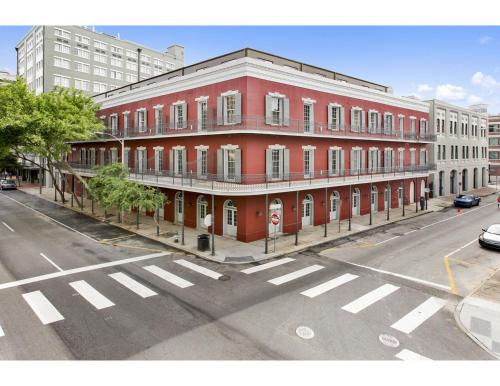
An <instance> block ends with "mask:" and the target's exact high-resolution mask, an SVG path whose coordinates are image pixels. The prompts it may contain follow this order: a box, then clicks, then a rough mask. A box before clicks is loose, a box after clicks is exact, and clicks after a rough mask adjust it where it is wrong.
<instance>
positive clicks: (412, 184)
mask: <svg viewBox="0 0 500 386" xmlns="http://www.w3.org/2000/svg"><path fill="white" fill-rule="evenodd" d="M413 203H415V184H414V183H413V181H412V182H410V204H413Z"/></svg>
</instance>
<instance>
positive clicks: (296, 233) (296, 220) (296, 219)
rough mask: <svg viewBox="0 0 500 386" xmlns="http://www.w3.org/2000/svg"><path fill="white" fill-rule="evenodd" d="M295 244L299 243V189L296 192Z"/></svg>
mask: <svg viewBox="0 0 500 386" xmlns="http://www.w3.org/2000/svg"><path fill="white" fill-rule="evenodd" d="M295 245H299V191H298V190H297V191H296V192H295Z"/></svg>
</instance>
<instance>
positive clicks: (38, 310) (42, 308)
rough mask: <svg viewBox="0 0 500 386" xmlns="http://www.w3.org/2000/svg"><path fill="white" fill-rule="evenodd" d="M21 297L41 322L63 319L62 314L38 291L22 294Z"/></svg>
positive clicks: (47, 322) (46, 322)
mask: <svg viewBox="0 0 500 386" xmlns="http://www.w3.org/2000/svg"><path fill="white" fill-rule="evenodd" d="M23 298H24V300H26V303H28V305H29V306H30V307H31V309H32V310H33V312H34V313H35V314H36V316H38V319H40V321H41V322H42V323H43V324H49V323H54V322H57V321H59V320H63V319H64V316H62V315H61V313H60V312H59V311H57V309H56V308H55V307H54V306H53V305H52V303H51V302H50V301H49V300H48V299H47V298H46V297H45V295H44V294H42V293H41V292H40V291H34V292H28V293H26V294H23Z"/></svg>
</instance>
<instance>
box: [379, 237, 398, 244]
mask: <svg viewBox="0 0 500 386" xmlns="http://www.w3.org/2000/svg"><path fill="white" fill-rule="evenodd" d="M398 237H400V236H394V237H391V238H390V239H387V240H383V241H380V242H378V243H376V244H375V245H380V244H384V243H387V242H388V241H391V240H394V239H397V238H398Z"/></svg>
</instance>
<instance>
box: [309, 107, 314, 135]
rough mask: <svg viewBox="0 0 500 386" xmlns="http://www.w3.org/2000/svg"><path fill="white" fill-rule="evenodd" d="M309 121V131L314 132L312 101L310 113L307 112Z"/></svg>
mask: <svg viewBox="0 0 500 386" xmlns="http://www.w3.org/2000/svg"><path fill="white" fill-rule="evenodd" d="M309 123H310V127H311V129H310V130H311V132H313V133H314V129H315V127H314V103H311V109H310V114H309Z"/></svg>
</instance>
